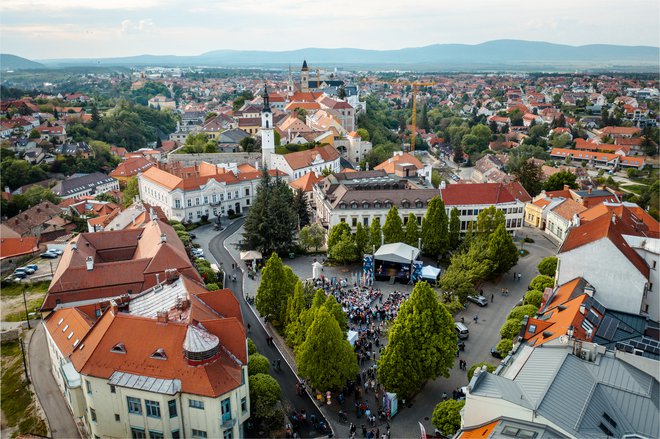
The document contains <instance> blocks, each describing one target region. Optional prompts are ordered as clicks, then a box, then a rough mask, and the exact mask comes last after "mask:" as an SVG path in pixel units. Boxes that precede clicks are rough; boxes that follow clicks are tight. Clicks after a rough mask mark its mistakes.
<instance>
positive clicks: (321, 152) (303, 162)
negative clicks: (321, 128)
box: [284, 145, 339, 170]
mask: <svg viewBox="0 0 660 439" xmlns="http://www.w3.org/2000/svg"><path fill="white" fill-rule="evenodd" d="M317 157H320V158H321V160H323V161H324V162H331V161H333V160H336V159H338V158H339V151H337V150H336V149H335V148H334V147H333V146H331V145H323V146H317V147H316V148H312V149H308V150H306V151H298V152H292V153H289V154H286V155H285V156H284V160H286V162H287V163H288V164H289V166H290V167H291V169H294V170H295V169H302V168H307V167H309V166H312V164H313V163H314V160H315V159H316V158H317Z"/></svg>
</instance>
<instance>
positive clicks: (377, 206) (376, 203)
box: [374, 201, 380, 209]
mask: <svg viewBox="0 0 660 439" xmlns="http://www.w3.org/2000/svg"><path fill="white" fill-rule="evenodd" d="M374 208H376V209H380V202H379V201H376V202H375V203H374Z"/></svg>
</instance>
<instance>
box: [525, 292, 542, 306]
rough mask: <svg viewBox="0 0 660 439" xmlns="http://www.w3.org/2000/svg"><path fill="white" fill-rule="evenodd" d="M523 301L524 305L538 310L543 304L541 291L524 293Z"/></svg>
mask: <svg viewBox="0 0 660 439" xmlns="http://www.w3.org/2000/svg"><path fill="white" fill-rule="evenodd" d="M524 299H525V300H524V302H523V303H524V304H530V305H534V306H535V307H536V308H537V309H538V308H540V307H541V302H543V291H538V290H529V291H527V292H526V293H525V297H524Z"/></svg>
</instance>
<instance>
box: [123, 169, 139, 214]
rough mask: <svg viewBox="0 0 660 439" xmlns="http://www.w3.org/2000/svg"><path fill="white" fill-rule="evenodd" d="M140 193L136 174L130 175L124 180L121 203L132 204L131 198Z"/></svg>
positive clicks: (126, 205)
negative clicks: (124, 185)
mask: <svg viewBox="0 0 660 439" xmlns="http://www.w3.org/2000/svg"><path fill="white" fill-rule="evenodd" d="M139 195H140V185H139V182H138V179H137V176H134V177H131V178H130V179H129V180H128V181H127V182H126V187H125V188H124V193H123V195H122V197H123V200H122V201H123V204H124V207H128V206H130V205H131V204H133V199H134V198H135V197H137V196H139Z"/></svg>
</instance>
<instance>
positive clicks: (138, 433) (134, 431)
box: [131, 427, 147, 439]
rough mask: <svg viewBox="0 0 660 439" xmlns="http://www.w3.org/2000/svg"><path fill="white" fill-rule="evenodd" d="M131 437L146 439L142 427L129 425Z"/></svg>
mask: <svg viewBox="0 0 660 439" xmlns="http://www.w3.org/2000/svg"><path fill="white" fill-rule="evenodd" d="M131 437H132V438H133V439H147V435H146V434H145V433H144V428H137V427H131Z"/></svg>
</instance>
